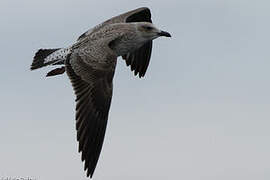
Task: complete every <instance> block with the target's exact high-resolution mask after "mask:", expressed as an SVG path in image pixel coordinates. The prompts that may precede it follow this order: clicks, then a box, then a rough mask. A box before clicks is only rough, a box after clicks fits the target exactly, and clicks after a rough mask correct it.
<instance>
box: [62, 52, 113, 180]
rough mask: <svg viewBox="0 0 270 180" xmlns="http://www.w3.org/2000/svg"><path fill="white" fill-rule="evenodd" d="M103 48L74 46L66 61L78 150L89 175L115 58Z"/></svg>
mask: <svg viewBox="0 0 270 180" xmlns="http://www.w3.org/2000/svg"><path fill="white" fill-rule="evenodd" d="M106 50H108V49H106ZM106 50H104V49H103V48H102V47H100V48H99V47H95V48H94V49H91V47H86V48H79V49H75V50H74V51H73V52H72V53H71V55H70V56H69V57H68V59H67V61H66V72H67V75H68V77H69V79H70V81H71V83H72V86H73V89H74V91H75V95H76V130H77V140H78V141H79V152H82V156H81V157H82V161H84V163H85V164H84V170H87V176H91V177H92V176H93V173H94V170H95V167H96V165H97V162H98V158H99V155H100V152H101V149H102V144H103V140H104V136H105V130H106V125H107V120H108V113H109V109H110V104H111V99H112V80H113V76H114V70H115V65H116V58H117V57H116V55H114V54H110V53H108V51H106ZM101 51H102V53H101V54H99V53H100V52H101ZM88 52H91V56H90V54H88ZM98 54H99V55H98Z"/></svg>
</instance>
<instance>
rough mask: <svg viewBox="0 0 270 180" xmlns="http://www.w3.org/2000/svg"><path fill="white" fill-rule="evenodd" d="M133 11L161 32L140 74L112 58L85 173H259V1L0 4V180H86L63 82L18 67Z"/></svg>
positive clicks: (264, 102) (266, 69) (262, 44)
mask: <svg viewBox="0 0 270 180" xmlns="http://www.w3.org/2000/svg"><path fill="white" fill-rule="evenodd" d="M142 6H147V7H149V8H150V9H151V10H152V19H153V22H154V23H155V25H156V26H157V27H160V28H161V29H163V30H166V31H168V32H170V33H171V34H172V36H173V37H172V38H160V39H157V40H155V42H154V47H153V51H152V58H151V63H150V66H149V69H148V71H147V73H146V77H145V78H144V79H139V78H137V77H134V76H133V73H131V71H130V70H129V68H127V67H126V66H125V63H124V62H123V61H122V60H121V58H119V61H118V65H117V69H116V74H115V78H114V96H113V101H112V106H111V110H110V116H109V123H108V127H107V132H106V137H105V142H104V145H103V150H102V153H101V156H100V159H99V162H98V166H97V169H96V171H95V174H94V179H97V180H105V179H110V180H112V179H117V180H138V179H140V180H149V179H151V180H152V179H153V180H163V179H181V180H228V179H230V180H240V179H245V180H254V179H256V180H269V179H270V155H269V152H270V141H269V138H270V130H269V128H270V94H269V92H270V83H269V79H270V61H269V60H270V50H269V46H270V44H269V42H270V35H269V32H270V23H269V19H270V11H269V7H270V2H269V1H267V0H257V1H251V0H226V1H225V0H219V1H218V0H165V1H164V0H162V1H161V0H149V1H148V2H147V3H145V1H142V0H134V1H126V0H114V1H107V0H91V1H90V0H88V1H87V0H76V1H75V0H73V1H71V0H46V1H37V0H22V1H19V0H1V1H0V23H1V28H0V40H1V41H0V49H1V67H0V68H1V71H0V82H1V86H0V87H1V94H0V98H1V103H0V109H1V113H0V119H1V125H0V142H1V146H0V177H32V178H37V179H38V180H47V179H52V180H59V179H66V180H74V179H87V178H86V176H85V172H84V171H83V163H82V162H81V160H80V154H79V153H78V152H77V150H78V144H77V142H76V132H75V120H74V114H75V113H74V111H75V102H74V99H75V96H74V94H73V90H72V87H71V85H70V82H69V80H68V79H67V77H66V75H64V76H59V77H55V78H48V79H46V78H45V74H46V72H47V71H48V70H49V68H48V69H43V70H37V71H33V72H30V71H29V67H30V64H31V61H32V58H33V56H34V53H35V52H36V50H37V49H39V48H54V47H65V46H69V45H71V44H72V43H73V42H74V41H75V40H76V39H77V37H78V36H79V35H80V34H82V33H83V32H84V31H86V30H88V29H89V28H91V27H93V26H95V25H96V24H99V23H101V22H102V21H104V20H106V19H108V18H110V17H112V16H115V15H118V14H121V13H123V12H126V11H129V10H132V9H135V8H138V7H142Z"/></svg>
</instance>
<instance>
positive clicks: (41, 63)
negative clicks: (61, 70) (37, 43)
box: [30, 48, 70, 70]
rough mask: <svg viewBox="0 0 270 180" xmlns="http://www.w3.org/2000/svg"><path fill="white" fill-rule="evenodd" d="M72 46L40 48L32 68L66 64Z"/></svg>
mask: <svg viewBox="0 0 270 180" xmlns="http://www.w3.org/2000/svg"><path fill="white" fill-rule="evenodd" d="M69 53H70V48H57V49H39V50H38V52H37V53H36V54H35V56H34V60H33V62H32V64H31V68H30V69H31V70H35V69H39V68H42V67H45V66H48V65H51V64H52V65H56V64H58V65H59V64H64V63H65V60H66V57H67V55H68V54H69Z"/></svg>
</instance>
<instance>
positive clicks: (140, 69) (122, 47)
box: [30, 7, 171, 178]
mask: <svg viewBox="0 0 270 180" xmlns="http://www.w3.org/2000/svg"><path fill="white" fill-rule="evenodd" d="M161 36H165V37H171V35H170V34H169V33H168V32H165V31H162V30H159V29H158V28H156V27H155V26H154V25H153V24H152V20H151V12H150V9H149V8H147V7H142V8H138V9H135V10H132V11H129V12H126V13H124V14H121V15H119V16H115V17H113V18H111V19H109V20H107V21H105V22H103V23H101V24H99V25H97V26H95V27H94V28H92V29H90V30H88V31H86V32H85V33H84V34H82V35H81V36H80V37H79V38H78V40H77V41H76V42H75V43H74V44H73V45H71V46H69V47H67V48H56V49H39V50H38V51H37V53H36V54H35V56H34V59H33V62H32V65H31V68H30V69H31V70H35V69H39V68H42V67H45V66H48V65H51V66H55V65H61V67H58V68H56V69H53V70H52V71H50V72H49V73H48V74H47V76H56V75H59V74H63V73H65V72H66V74H67V75H68V77H69V79H70V81H71V84H72V86H73V90H74V92H75V95H76V100H75V101H76V117H75V119H76V130H77V140H78V142H79V153H80V152H81V160H82V162H84V170H85V171H86V175H87V177H89V176H90V178H92V176H93V174H94V171H95V168H96V165H97V162H98V159H99V155H100V152H101V149H102V144H103V141H104V136H105V131H106V125H107V121H108V115H109V109H110V105H111V99H112V91H113V77H114V72H115V67H116V62H117V57H119V56H121V57H122V58H123V59H124V60H125V61H126V64H127V66H130V67H131V71H134V75H135V76H136V75H138V76H139V77H140V78H141V77H144V76H145V73H146V70H147V67H148V65H149V61H150V57H151V52H152V43H153V40H154V39H156V38H158V37H161Z"/></svg>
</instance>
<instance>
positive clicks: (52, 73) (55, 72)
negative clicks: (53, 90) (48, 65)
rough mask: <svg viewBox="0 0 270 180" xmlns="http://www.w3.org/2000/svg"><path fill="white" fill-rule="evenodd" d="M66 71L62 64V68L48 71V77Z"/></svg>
mask: <svg viewBox="0 0 270 180" xmlns="http://www.w3.org/2000/svg"><path fill="white" fill-rule="evenodd" d="M65 71H66V69H65V66H62V67H60V68H56V69H53V70H51V71H50V72H48V73H47V75H46V77H49V76H56V75H60V74H63V73H64V72H65Z"/></svg>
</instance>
